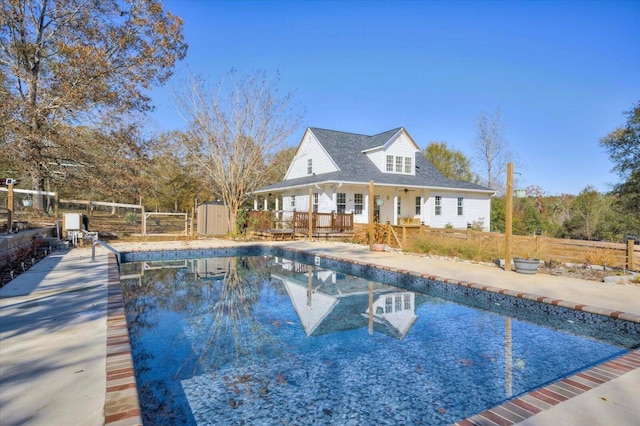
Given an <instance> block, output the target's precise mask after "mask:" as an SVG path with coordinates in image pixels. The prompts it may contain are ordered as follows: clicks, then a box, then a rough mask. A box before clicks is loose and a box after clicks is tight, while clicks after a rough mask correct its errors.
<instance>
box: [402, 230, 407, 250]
mask: <svg viewBox="0 0 640 426" xmlns="http://www.w3.org/2000/svg"><path fill="white" fill-rule="evenodd" d="M406 246H407V225H402V247H406Z"/></svg>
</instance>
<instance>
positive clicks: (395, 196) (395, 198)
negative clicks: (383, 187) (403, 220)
mask: <svg viewBox="0 0 640 426" xmlns="http://www.w3.org/2000/svg"><path fill="white" fill-rule="evenodd" d="M398 200H399V199H398V190H397V189H396V190H395V192H394V193H393V215H392V216H391V217H392V218H393V222H391V224H392V225H398Z"/></svg>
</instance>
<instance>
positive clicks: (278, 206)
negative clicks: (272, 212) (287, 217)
mask: <svg viewBox="0 0 640 426" xmlns="http://www.w3.org/2000/svg"><path fill="white" fill-rule="evenodd" d="M278 210H280V199H279V198H278V196H277V195H276V211H278Z"/></svg>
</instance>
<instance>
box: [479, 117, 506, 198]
mask: <svg viewBox="0 0 640 426" xmlns="http://www.w3.org/2000/svg"><path fill="white" fill-rule="evenodd" d="M501 117H502V113H501V112H500V110H499V109H498V110H496V112H495V114H494V115H493V116H487V115H486V114H485V113H484V112H482V113H481V114H480V116H479V117H478V120H477V121H476V132H477V133H476V138H475V140H474V144H473V147H474V151H475V159H476V161H478V162H479V163H480V166H479V167H481V168H482V169H483V170H482V171H481V172H480V173H478V175H480V176H481V180H483V183H484V184H485V185H487V186H488V187H489V188H496V189H497V188H499V187H501V186H503V184H502V182H503V180H502V179H501V176H502V175H503V174H504V173H505V171H506V170H507V163H509V161H510V157H511V154H510V153H509V151H508V147H507V141H506V140H505V137H504V129H503V124H502V121H501ZM482 176H484V177H482Z"/></svg>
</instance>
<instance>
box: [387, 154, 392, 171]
mask: <svg viewBox="0 0 640 426" xmlns="http://www.w3.org/2000/svg"><path fill="white" fill-rule="evenodd" d="M387 171H388V172H392V171H393V155H387Z"/></svg>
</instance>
